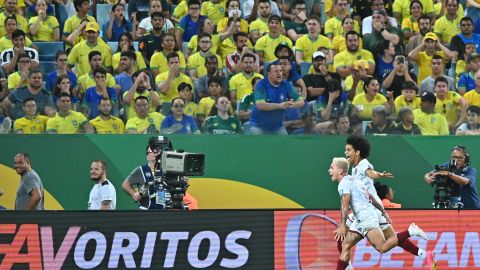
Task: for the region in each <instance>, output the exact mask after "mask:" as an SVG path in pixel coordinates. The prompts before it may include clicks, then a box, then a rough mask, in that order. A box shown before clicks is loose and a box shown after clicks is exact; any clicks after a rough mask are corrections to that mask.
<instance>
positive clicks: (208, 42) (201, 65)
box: [187, 33, 225, 81]
mask: <svg viewBox="0 0 480 270" xmlns="http://www.w3.org/2000/svg"><path fill="white" fill-rule="evenodd" d="M211 47H212V36H211V35H210V34H208V33H201V34H200V35H198V52H196V53H194V54H192V55H191V56H190V57H188V65H187V70H188V75H189V76H190V78H191V79H192V80H193V81H196V80H198V78H199V77H202V76H204V75H206V74H207V68H206V67H205V58H206V57H208V56H211V55H215V56H216V57H217V59H218V67H219V71H220V72H219V73H220V76H222V75H221V74H222V71H221V70H222V68H223V66H224V65H225V64H224V63H225V60H222V58H220V56H218V54H214V53H212V52H211V51H210V49H211Z"/></svg>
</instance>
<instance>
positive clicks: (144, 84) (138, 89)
mask: <svg viewBox="0 0 480 270" xmlns="http://www.w3.org/2000/svg"><path fill="white" fill-rule="evenodd" d="M132 80H133V81H134V83H133V85H132V87H130V89H129V90H128V91H126V92H125V93H124V94H123V102H124V104H125V113H126V115H127V120H129V119H131V118H134V117H137V116H138V115H137V113H136V112H135V106H134V105H135V104H134V102H135V99H136V98H137V97H139V96H144V97H147V100H148V105H149V112H154V111H155V109H156V108H157V107H159V106H160V105H161V103H160V97H159V95H158V93H157V92H156V91H155V90H153V89H152V85H151V84H150V77H149V76H148V75H147V74H145V73H144V72H140V71H137V72H135V73H134V74H133V75H132Z"/></svg>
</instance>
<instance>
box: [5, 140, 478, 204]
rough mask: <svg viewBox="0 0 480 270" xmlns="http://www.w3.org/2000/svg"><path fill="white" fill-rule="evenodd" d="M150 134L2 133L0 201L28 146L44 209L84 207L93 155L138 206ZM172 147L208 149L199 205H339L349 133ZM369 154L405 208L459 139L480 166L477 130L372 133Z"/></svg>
mask: <svg viewBox="0 0 480 270" xmlns="http://www.w3.org/2000/svg"><path fill="white" fill-rule="evenodd" d="M148 138H149V136H147V135H145V136H144V135H118V136H114V135H112V136H102V135H37V136H18V135H5V136H1V137H0V149H1V154H0V176H1V179H0V188H3V189H4V191H5V194H4V195H3V196H1V197H0V205H3V206H5V207H7V208H12V207H13V205H14V199H15V193H16V188H17V186H18V181H19V176H18V175H17V174H16V173H15V171H14V170H13V168H12V167H13V157H14V155H15V154H16V153H18V152H29V153H30V156H31V159H32V165H33V168H34V169H35V170H36V171H37V172H38V173H39V175H40V176H41V178H42V181H43V184H44V186H45V189H46V190H47V195H46V208H47V209H65V210H83V209H86V208H87V201H88V194H89V192H90V189H91V187H92V185H93V183H92V181H91V180H90V179H89V178H90V177H89V170H90V163H91V161H92V160H95V159H103V160H106V161H107V163H108V175H107V177H108V179H110V180H111V181H112V182H113V183H114V184H115V187H116V190H117V209H135V208H136V205H135V203H134V202H133V201H132V200H131V199H130V197H129V196H127V195H126V194H125V193H124V192H123V191H122V189H121V183H122V182H123V180H124V179H125V178H126V177H127V176H128V175H129V173H130V172H131V171H132V170H133V169H134V168H135V167H136V166H139V165H141V164H143V163H145V146H146V144H147V141H148ZM170 138H171V139H172V141H173V144H174V148H175V149H184V150H186V151H188V152H196V153H204V154H205V155H206V164H205V175H204V176H202V177H194V178H192V179H191V180H190V184H191V186H190V188H189V193H191V195H193V196H194V197H195V198H197V200H198V202H199V207H200V209H221V208H228V209H235V208H236V209H244V208H270V209H271V208H274V209H281V208H308V209H313V208H338V207H339V199H338V194H337V191H336V189H337V185H336V183H332V182H331V181H330V179H329V176H328V173H327V170H328V168H329V165H330V162H331V159H332V158H333V157H335V156H344V143H345V137H342V136H332V137H328V136H322V137H318V136H315V137H309V136H305V137H304V136H301V137H300V136H299V137H291V136H289V137H287V136H206V135H205V136H195V135H193V136H170ZM369 140H370V142H371V144H372V151H371V156H370V158H369V160H370V162H371V163H373V164H374V165H375V169H377V170H379V171H383V170H385V171H390V172H392V173H393V174H394V176H395V178H393V179H388V180H382V181H381V182H382V183H386V184H389V185H390V186H391V187H392V188H393V189H394V190H395V191H396V192H395V202H398V203H401V204H402V206H403V207H404V208H410V209H412V208H431V203H432V197H433V189H432V187H431V186H429V185H426V184H425V183H424V181H423V175H424V174H425V173H426V172H427V171H429V170H431V169H432V168H433V166H434V164H440V163H442V162H445V161H447V160H448V159H449V158H450V150H451V149H452V147H453V146H455V145H459V144H461V145H465V146H467V147H468V148H469V150H470V153H471V160H472V164H473V166H477V167H478V166H480V162H478V160H479V159H478V158H477V153H480V144H479V143H478V139H477V138H475V137H454V136H450V137H425V136H418V137H410V136H408V137H407V136H404V137H396V136H388V137H386V136H375V137H369Z"/></svg>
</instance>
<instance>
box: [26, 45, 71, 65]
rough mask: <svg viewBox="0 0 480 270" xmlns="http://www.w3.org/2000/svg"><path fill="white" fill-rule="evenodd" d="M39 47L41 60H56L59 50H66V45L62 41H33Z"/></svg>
mask: <svg viewBox="0 0 480 270" xmlns="http://www.w3.org/2000/svg"><path fill="white" fill-rule="evenodd" d="M33 44H34V45H35V46H37V48H38V58H39V60H40V62H43V61H55V54H56V53H57V51H64V50H65V47H64V45H63V42H61V41H53V42H33Z"/></svg>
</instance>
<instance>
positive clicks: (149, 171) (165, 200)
mask: <svg viewBox="0 0 480 270" xmlns="http://www.w3.org/2000/svg"><path fill="white" fill-rule="evenodd" d="M172 150H173V146H172V142H171V141H170V140H169V139H168V138H167V137H163V136H158V137H151V138H150V139H149V141H148V145H147V147H146V155H147V164H144V165H141V166H138V167H136V168H135V169H134V170H133V171H132V172H131V173H130V175H129V176H128V177H127V179H125V180H124V181H123V183H122V188H123V190H124V191H125V192H126V193H128V195H130V197H132V199H133V200H134V201H135V202H137V203H138V204H139V209H140V210H149V209H157V210H162V209H163V210H165V209H198V203H197V200H196V199H195V198H193V197H192V196H191V195H188V194H185V192H186V190H187V188H188V178H186V177H183V176H178V177H177V178H175V176H173V175H171V174H168V173H165V171H164V170H163V169H162V166H161V163H162V154H164V153H165V154H169V153H172V152H170V151H172ZM167 160H168V158H167ZM202 161H203V160H202ZM202 168H203V167H202ZM202 174H203V170H202Z"/></svg>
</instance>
